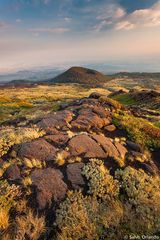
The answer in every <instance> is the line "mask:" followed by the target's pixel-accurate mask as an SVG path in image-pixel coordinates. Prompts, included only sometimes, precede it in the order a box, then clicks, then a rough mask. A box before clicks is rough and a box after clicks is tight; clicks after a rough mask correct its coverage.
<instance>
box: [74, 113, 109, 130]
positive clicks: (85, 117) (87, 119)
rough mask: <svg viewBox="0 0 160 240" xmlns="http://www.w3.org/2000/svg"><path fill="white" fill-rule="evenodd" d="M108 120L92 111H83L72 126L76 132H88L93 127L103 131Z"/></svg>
mask: <svg viewBox="0 0 160 240" xmlns="http://www.w3.org/2000/svg"><path fill="white" fill-rule="evenodd" d="M105 120H106V118H100V117H99V116H98V115H97V114H95V113H93V112H92V111H91V110H90V109H82V110H81V111H80V112H79V116H78V117H77V119H76V120H75V121H72V123H71V126H72V128H73V129H75V130H81V131H88V130H90V129H91V128H92V127H94V128H99V129H101V128H102V127H103V126H105V125H106V121H105Z"/></svg>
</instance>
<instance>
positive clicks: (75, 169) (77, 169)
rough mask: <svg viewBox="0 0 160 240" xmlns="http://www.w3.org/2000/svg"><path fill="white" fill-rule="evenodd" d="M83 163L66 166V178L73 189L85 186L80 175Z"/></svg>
mask: <svg viewBox="0 0 160 240" xmlns="http://www.w3.org/2000/svg"><path fill="white" fill-rule="evenodd" d="M83 166H84V163H73V164H69V165H68V166H67V177H68V180H69V181H70V182H71V184H72V187H73V188H74V189H80V188H82V187H83V186H84V185H85V182H84V179H83V176H82V174H81V172H82V168H83Z"/></svg>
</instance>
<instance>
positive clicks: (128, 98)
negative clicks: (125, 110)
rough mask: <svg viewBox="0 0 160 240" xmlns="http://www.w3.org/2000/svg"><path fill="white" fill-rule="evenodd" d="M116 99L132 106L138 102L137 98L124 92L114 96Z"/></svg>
mask: <svg viewBox="0 0 160 240" xmlns="http://www.w3.org/2000/svg"><path fill="white" fill-rule="evenodd" d="M112 98H113V99H114V100H116V101H118V102H120V103H121V104H124V105H127V106H130V105H135V104H136V103H137V102H136V101H135V99H133V98H132V97H131V96H130V94H128V93H124V94H119V95H117V96H113V97H112Z"/></svg>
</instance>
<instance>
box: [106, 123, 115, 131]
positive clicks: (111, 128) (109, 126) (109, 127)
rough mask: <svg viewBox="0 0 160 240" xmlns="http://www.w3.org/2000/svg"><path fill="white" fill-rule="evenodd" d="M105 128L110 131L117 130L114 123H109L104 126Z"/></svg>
mask: <svg viewBox="0 0 160 240" xmlns="http://www.w3.org/2000/svg"><path fill="white" fill-rule="evenodd" d="M104 130H106V131H108V132H113V131H115V130H116V127H115V125H113V124H112V125H108V126H106V127H104Z"/></svg>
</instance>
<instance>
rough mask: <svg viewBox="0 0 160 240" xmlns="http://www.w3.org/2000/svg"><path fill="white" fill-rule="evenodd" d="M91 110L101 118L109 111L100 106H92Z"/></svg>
mask: <svg viewBox="0 0 160 240" xmlns="http://www.w3.org/2000/svg"><path fill="white" fill-rule="evenodd" d="M92 111H93V112H94V113H96V114H97V115H98V116H99V117H101V118H108V117H109V116H110V112H109V111H108V110H105V108H103V107H102V106H94V107H93V108H92Z"/></svg>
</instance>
